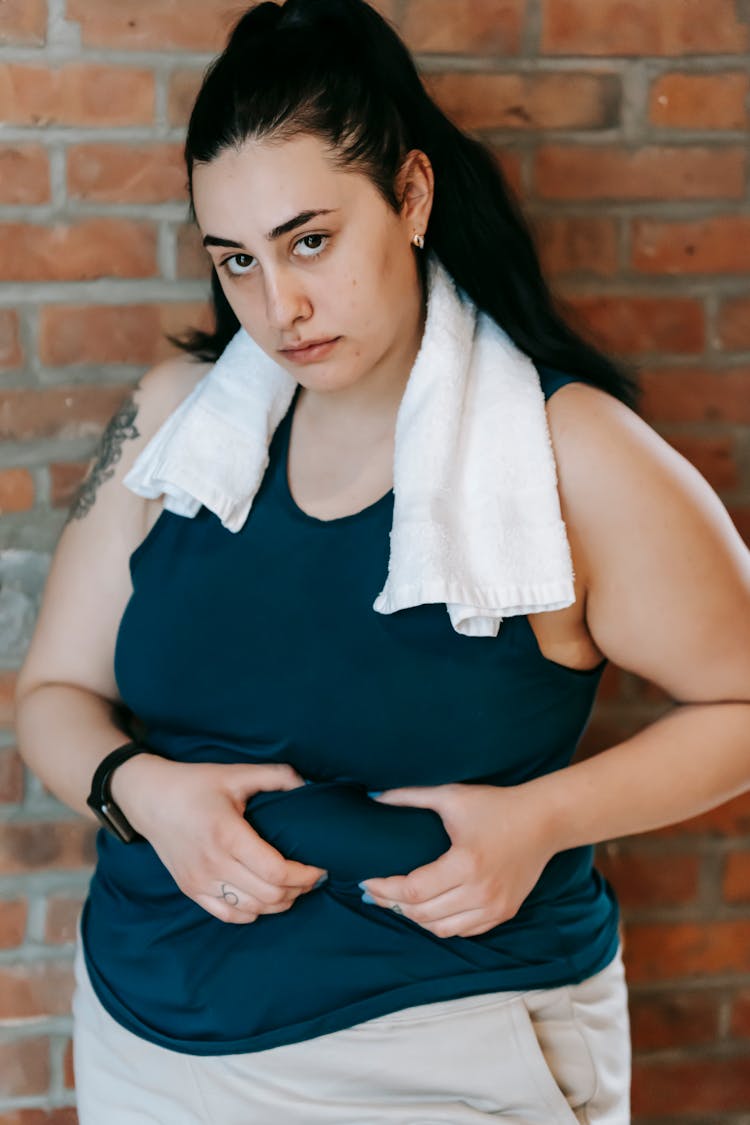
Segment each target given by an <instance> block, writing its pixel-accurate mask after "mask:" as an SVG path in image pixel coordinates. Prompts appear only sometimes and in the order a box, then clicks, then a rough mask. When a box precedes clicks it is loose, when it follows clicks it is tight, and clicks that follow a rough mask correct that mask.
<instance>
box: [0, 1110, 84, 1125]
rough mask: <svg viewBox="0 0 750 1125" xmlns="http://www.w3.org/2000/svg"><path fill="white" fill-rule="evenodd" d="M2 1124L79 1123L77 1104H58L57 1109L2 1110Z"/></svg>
mask: <svg viewBox="0 0 750 1125" xmlns="http://www.w3.org/2000/svg"><path fill="white" fill-rule="evenodd" d="M0 1125H78V1115H77V1113H76V1110H75V1106H68V1105H66V1106H58V1108H57V1109H8V1110H6V1111H5V1113H3V1112H2V1111H1V1110H0Z"/></svg>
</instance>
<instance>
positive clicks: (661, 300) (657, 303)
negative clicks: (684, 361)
mask: <svg viewBox="0 0 750 1125" xmlns="http://www.w3.org/2000/svg"><path fill="white" fill-rule="evenodd" d="M567 304H568V306H569V307H570V308H571V309H572V311H573V312H574V314H576V313H577V314H578V315H579V316H580V317H581V318H582V321H583V327H584V329H585V330H587V331H589V332H592V333H593V334H594V335H595V337H597V338H598V339H599V340H600V341H602V343H603V345H604V346H605V347H608V348H611V349H612V350H613V351H615V352H619V353H620V354H622V355H636V354H638V353H639V352H677V353H683V354H686V355H690V354H698V353H699V352H702V351H703V349H704V347H705V338H706V330H705V317H704V310H703V305H702V303H701V302H700V301H699V300H694V299H692V298H689V297H617V296H602V297H596V296H585V297H584V296H578V297H574V296H572V295H570V296H568V297H567Z"/></svg>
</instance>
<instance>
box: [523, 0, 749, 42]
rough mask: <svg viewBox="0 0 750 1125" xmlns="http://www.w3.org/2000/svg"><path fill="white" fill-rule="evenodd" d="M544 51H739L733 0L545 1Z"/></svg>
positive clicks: (744, 37)
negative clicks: (655, 1) (656, 0)
mask: <svg viewBox="0 0 750 1125" xmlns="http://www.w3.org/2000/svg"><path fill="white" fill-rule="evenodd" d="M543 11H544V22H543V28H542V50H543V51H544V52H546V53H548V54H555V55H691V54H698V55H706V54H733V53H736V54H740V53H742V52H743V51H747V50H748V48H749V47H750V34H748V27H747V24H746V23H744V22H740V21H739V18H738V6H737V4H736V3H735V0H712V2H711V3H710V4H706V3H705V2H704V0H659V2H658V3H656V4H655V3H654V0H596V3H592V2H591V0H544V4H543Z"/></svg>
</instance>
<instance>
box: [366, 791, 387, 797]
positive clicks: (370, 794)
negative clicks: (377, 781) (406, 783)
mask: <svg viewBox="0 0 750 1125" xmlns="http://www.w3.org/2000/svg"><path fill="white" fill-rule="evenodd" d="M383 793H385V789H373V790H372V792H371V793H370V792H368V794H367V796H368V797H372V798H373V799H374V798H375V797H380V796H381V794H383Z"/></svg>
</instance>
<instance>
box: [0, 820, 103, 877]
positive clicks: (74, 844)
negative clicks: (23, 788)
mask: <svg viewBox="0 0 750 1125" xmlns="http://www.w3.org/2000/svg"><path fill="white" fill-rule="evenodd" d="M95 837H96V826H95V825H92V824H89V822H88V821H86V822H84V821H83V820H80V821H79V820H73V821H60V822H49V821H40V822H37V823H35V822H32V823H28V824H26V823H21V822H19V821H10V822H3V823H0V874H3V875H16V874H19V873H25V872H29V871H44V870H48V869H54V870H58V869H61V868H70V869H76V870H77V869H79V868H82V867H89V866H90V865H91V864H92V863H93V861H94V858H95V848H94V840H95Z"/></svg>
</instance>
